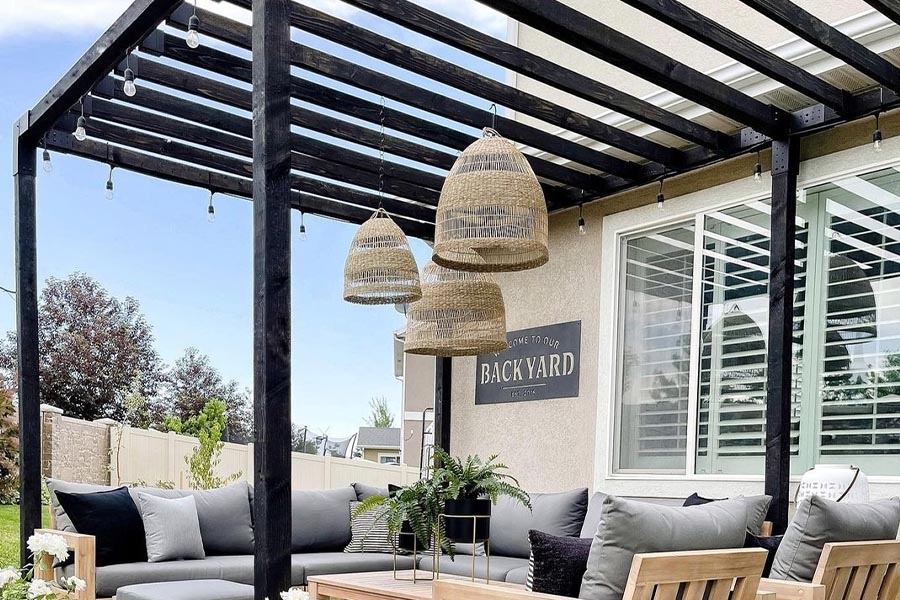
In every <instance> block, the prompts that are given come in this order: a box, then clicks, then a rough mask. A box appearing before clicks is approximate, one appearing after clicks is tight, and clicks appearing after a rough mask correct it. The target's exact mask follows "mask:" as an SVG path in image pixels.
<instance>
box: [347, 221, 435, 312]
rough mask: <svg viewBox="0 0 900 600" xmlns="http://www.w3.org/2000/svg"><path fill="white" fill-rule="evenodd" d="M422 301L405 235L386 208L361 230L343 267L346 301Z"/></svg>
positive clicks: (396, 302) (389, 302) (417, 269)
mask: <svg viewBox="0 0 900 600" xmlns="http://www.w3.org/2000/svg"><path fill="white" fill-rule="evenodd" d="M421 297H422V288H421V286H420V285H419V268H418V266H417V265H416V259H415V258H414V257H413V254H412V251H411V250H410V249H409V243H408V242H407V240H406V235H404V233H403V231H402V230H401V229H400V227H399V226H398V225H397V224H396V223H394V221H393V219H391V217H390V216H389V215H388V214H387V212H386V211H385V210H384V209H383V208H379V209H378V210H377V211H376V212H375V214H374V215H372V218H370V219H369V220H368V221H366V222H365V223H363V224H362V225H360V226H359V230H358V231H357V232H356V235H355V236H353V242H352V243H351V244H350V252H349V254H348V255H347V262H346V263H344V300H346V301H347V302H353V303H354V304H404V303H407V302H414V301H416V300H418V299H419V298H421Z"/></svg>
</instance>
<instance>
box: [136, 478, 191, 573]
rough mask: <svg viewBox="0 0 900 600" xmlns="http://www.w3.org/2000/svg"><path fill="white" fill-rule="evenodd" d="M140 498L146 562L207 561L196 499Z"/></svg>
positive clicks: (149, 496) (140, 496) (145, 496)
mask: <svg viewBox="0 0 900 600" xmlns="http://www.w3.org/2000/svg"><path fill="white" fill-rule="evenodd" d="M138 498H140V501H141V503H140V509H141V518H142V520H143V521H144V534H145V536H146V540H147V560H149V561H150V562H162V561H165V560H180V559H197V558H206V554H205V553H204V551H203V538H202V537H200V520H199V519H198V518H197V502H196V501H195V500H194V497H193V496H185V497H184V498H158V497H156V496H152V495H150V494H144V493H140V494H138Z"/></svg>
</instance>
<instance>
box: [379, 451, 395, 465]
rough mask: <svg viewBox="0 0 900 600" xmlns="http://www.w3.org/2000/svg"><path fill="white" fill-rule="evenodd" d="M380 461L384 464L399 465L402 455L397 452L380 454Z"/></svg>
mask: <svg viewBox="0 0 900 600" xmlns="http://www.w3.org/2000/svg"><path fill="white" fill-rule="evenodd" d="M378 462H379V463H380V464H382V465H399V464H400V456H399V455H397V454H379V455H378Z"/></svg>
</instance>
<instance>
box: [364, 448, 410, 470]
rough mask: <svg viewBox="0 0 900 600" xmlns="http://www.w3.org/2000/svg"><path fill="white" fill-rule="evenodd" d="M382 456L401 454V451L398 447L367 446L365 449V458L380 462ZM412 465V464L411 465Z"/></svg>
mask: <svg viewBox="0 0 900 600" xmlns="http://www.w3.org/2000/svg"><path fill="white" fill-rule="evenodd" d="M382 456H397V457H399V456H400V451H399V450H397V449H396V448H365V449H364V450H363V458H364V459H365V460H370V461H372V462H376V463H377V462H380V458H381V457H382ZM410 466H412V465H410Z"/></svg>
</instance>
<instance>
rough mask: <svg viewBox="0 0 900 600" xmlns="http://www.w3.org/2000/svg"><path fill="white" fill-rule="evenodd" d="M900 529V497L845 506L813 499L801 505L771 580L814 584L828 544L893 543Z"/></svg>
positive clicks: (779, 551) (781, 548) (774, 564)
mask: <svg viewBox="0 0 900 600" xmlns="http://www.w3.org/2000/svg"><path fill="white" fill-rule="evenodd" d="M898 528H900V498H891V499H890V500H878V501H876V502H868V503H858V504H857V503H849V502H847V503H844V502H840V503H838V502H834V501H833V500H826V499H825V498H821V497H819V496H812V497H811V498H807V499H805V500H803V502H801V503H800V506H799V507H798V508H797V513H796V514H795V515H794V520H793V521H791V524H790V525H789V526H788V529H787V531H786V532H785V534H784V539H783V540H782V541H781V545H780V546H779V547H778V551H777V552H776V553H775V561H774V563H773V564H772V571H771V574H770V577H772V578H773V579H783V580H787V581H803V582H807V583H808V582H811V581H812V578H813V575H815V573H816V567H817V566H818V564H819V558H820V557H821V556H822V549H823V548H824V547H825V544H828V543H835V542H871V541H876V540H893V539H896V537H897V530H898Z"/></svg>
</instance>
